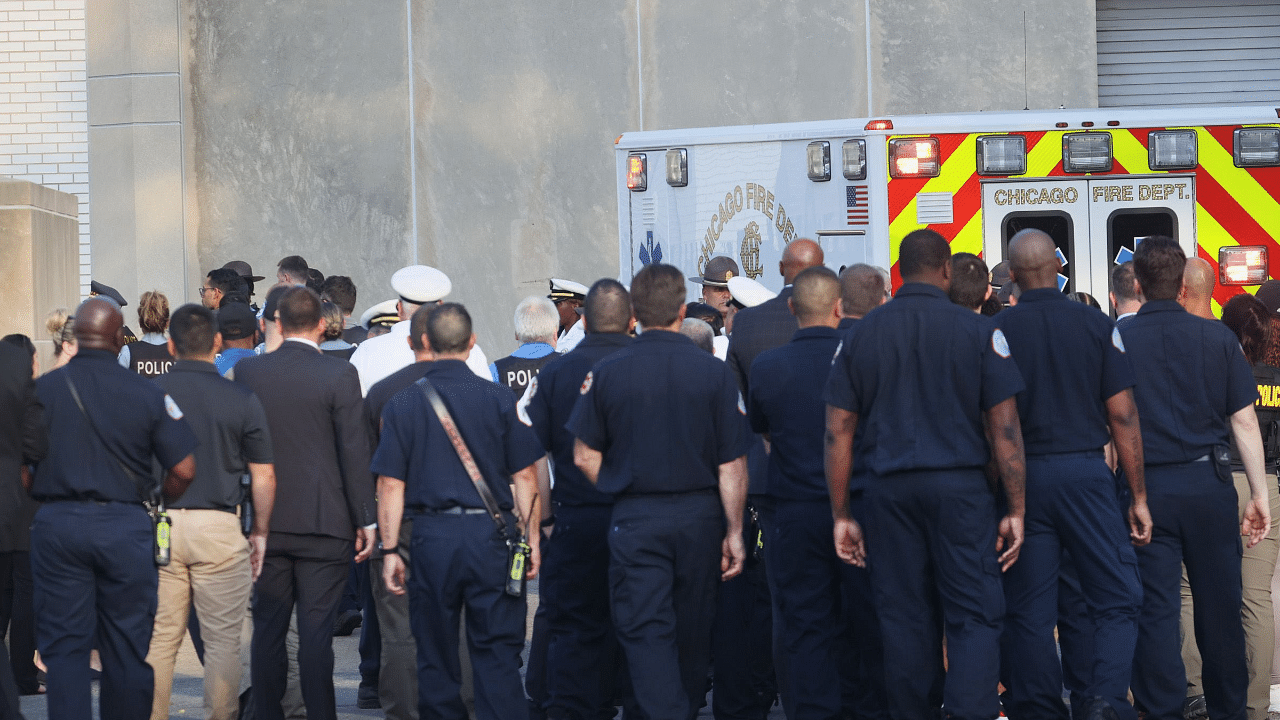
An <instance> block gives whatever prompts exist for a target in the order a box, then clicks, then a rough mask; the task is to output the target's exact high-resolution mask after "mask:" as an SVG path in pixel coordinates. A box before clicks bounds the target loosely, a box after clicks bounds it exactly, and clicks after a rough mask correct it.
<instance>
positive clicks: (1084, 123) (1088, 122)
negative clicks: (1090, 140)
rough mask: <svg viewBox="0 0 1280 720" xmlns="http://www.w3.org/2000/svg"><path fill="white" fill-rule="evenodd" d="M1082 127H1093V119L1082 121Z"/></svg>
mask: <svg viewBox="0 0 1280 720" xmlns="http://www.w3.org/2000/svg"><path fill="white" fill-rule="evenodd" d="M1080 127H1093V121H1092V120H1085V121H1084V122H1082V123H1080Z"/></svg>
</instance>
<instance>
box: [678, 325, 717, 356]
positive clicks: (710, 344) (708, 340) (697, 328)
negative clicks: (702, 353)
mask: <svg viewBox="0 0 1280 720" xmlns="http://www.w3.org/2000/svg"><path fill="white" fill-rule="evenodd" d="M680 334H681V335H683V336H685V337H687V338H689V339H690V340H692V341H693V344H694V345H697V346H698V347H700V348H702V349H703V350H706V351H707V352H709V353H711V354H712V355H714V354H715V352H716V348H715V332H714V331H713V330H712V329H711V326H710V325H708V324H707V321H706V320H699V319H698V318H685V319H684V322H683V323H681V324H680Z"/></svg>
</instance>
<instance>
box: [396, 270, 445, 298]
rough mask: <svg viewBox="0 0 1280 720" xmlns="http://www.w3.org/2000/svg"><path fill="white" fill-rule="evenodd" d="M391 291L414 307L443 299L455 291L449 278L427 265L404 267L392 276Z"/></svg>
mask: <svg viewBox="0 0 1280 720" xmlns="http://www.w3.org/2000/svg"><path fill="white" fill-rule="evenodd" d="M391 289H392V290H395V291H396V294H397V295H399V296H400V297H401V298H402V299H404V300H407V301H409V302H411V303H413V304H414V305H423V304H426V303H429V302H435V301H437V300H441V299H443V298H444V297H445V296H446V295H448V294H449V292H450V291H451V290H453V283H451V282H449V276H448V275H445V274H444V273H443V272H441V271H439V270H437V269H435V268H433V267H430V266H427V265H410V266H408V267H402V268H400V269H399V270H397V271H396V273H395V274H394V275H392V276H391Z"/></svg>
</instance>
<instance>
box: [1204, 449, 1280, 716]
mask: <svg viewBox="0 0 1280 720" xmlns="http://www.w3.org/2000/svg"><path fill="white" fill-rule="evenodd" d="M1233 475H1234V478H1235V485H1236V495H1237V496H1238V497H1239V504H1240V518H1241V519H1243V518H1244V508H1245V504H1246V503H1247V502H1248V501H1249V481H1248V480H1247V479H1246V478H1245V475H1244V473H1243V472H1236V473H1233ZM1267 498H1268V500H1269V502H1270V505H1271V532H1269V533H1267V537H1266V539H1264V540H1263V541H1262V542H1260V543H1258V544H1257V545H1255V546H1253V547H1251V548H1250V547H1246V548H1245V549H1244V558H1243V560H1242V561H1241V563H1242V564H1241V568H1240V570H1241V573H1240V574H1241V581H1242V583H1243V587H1242V588H1241V589H1242V590H1243V593H1244V605H1243V606H1242V607H1241V608H1240V617H1241V620H1242V621H1243V622H1244V641H1245V653H1246V655H1247V662H1248V664H1249V696H1248V697H1249V700H1248V716H1249V720H1266V718H1267V711H1268V709H1269V708H1270V707H1271V663H1272V658H1273V655H1274V653H1275V632H1276V630H1275V619H1274V617H1273V613H1272V605H1271V579H1272V577H1273V576H1274V574H1275V570H1276V554H1277V551H1280V489H1278V488H1277V486H1276V476H1275V475H1267ZM1242 542H1246V543H1247V542H1248V541H1247V539H1245V540H1242ZM1193 607H1194V606H1193V605H1192V602H1191V589H1190V587H1189V586H1188V584H1187V571H1186V568H1183V570H1182V662H1183V664H1184V665H1185V666H1186V668H1187V696H1188V697H1190V696H1192V695H1201V694H1203V693H1204V690H1203V689H1202V688H1201V686H1200V667H1201V666H1200V651H1199V649H1198V648H1197V647H1196V635H1195V627H1194V625H1193V622H1194V621H1193V618H1192V612H1193V610H1192V608H1193Z"/></svg>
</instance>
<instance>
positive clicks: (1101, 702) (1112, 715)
mask: <svg viewBox="0 0 1280 720" xmlns="http://www.w3.org/2000/svg"><path fill="white" fill-rule="evenodd" d="M1084 717H1085V720H1120V715H1119V714H1118V713H1116V709H1115V708H1113V707H1111V703H1109V702H1107V701H1106V699H1105V698H1102V697H1099V696H1096V695H1095V696H1094V697H1093V698H1092V699H1091V700H1089V704H1088V706H1087V711H1086V712H1085V714H1084Z"/></svg>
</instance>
